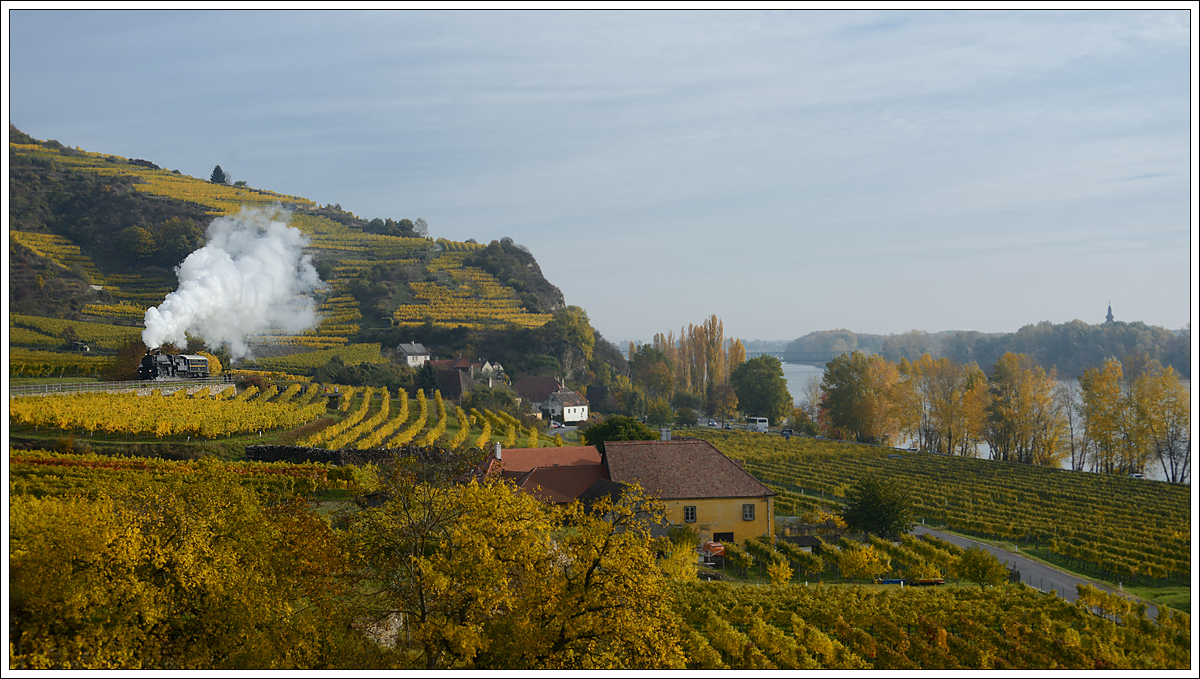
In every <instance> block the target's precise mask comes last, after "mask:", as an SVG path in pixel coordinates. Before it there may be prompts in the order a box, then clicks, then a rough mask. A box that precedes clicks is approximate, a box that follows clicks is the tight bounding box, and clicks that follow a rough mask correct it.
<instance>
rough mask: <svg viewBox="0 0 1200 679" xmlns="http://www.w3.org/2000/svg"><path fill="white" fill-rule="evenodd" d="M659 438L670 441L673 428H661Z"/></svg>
mask: <svg viewBox="0 0 1200 679" xmlns="http://www.w3.org/2000/svg"><path fill="white" fill-rule="evenodd" d="M658 440H659V441H670V440H671V430H670V429H669V428H668V427H663V428H661V429H659V430H658Z"/></svg>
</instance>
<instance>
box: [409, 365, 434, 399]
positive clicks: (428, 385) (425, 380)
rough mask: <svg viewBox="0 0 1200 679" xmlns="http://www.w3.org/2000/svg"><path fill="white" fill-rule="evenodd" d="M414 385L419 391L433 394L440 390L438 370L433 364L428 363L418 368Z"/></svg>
mask: <svg viewBox="0 0 1200 679" xmlns="http://www.w3.org/2000/svg"><path fill="white" fill-rule="evenodd" d="M414 384H415V385H416V387H417V388H418V389H424V390H425V391H426V392H427V393H430V394H432V393H433V392H434V391H436V390H437V388H438V374H437V369H436V368H434V367H433V364H432V363H430V362H428V361H426V362H425V363H423V364H421V367H420V368H417V375H416V378H415V379H414Z"/></svg>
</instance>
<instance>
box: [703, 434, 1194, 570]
mask: <svg viewBox="0 0 1200 679" xmlns="http://www.w3.org/2000/svg"><path fill="white" fill-rule="evenodd" d="M683 434H684V435H687V436H695V437H697V438H703V439H706V440H708V441H710V442H712V444H713V445H715V446H716V447H717V448H718V449H719V450H721V452H723V453H725V454H726V455H728V456H730V457H732V458H735V459H739V460H741V461H742V462H743V464H744V465H745V468H746V469H747V470H748V471H749V472H750V473H752V474H754V475H755V477H757V478H758V479H759V480H761V481H762V482H763V483H765V484H767V485H768V486H770V487H771V488H772V489H773V490H775V491H776V492H777V493H779V497H778V498H777V502H776V512H777V513H779V514H797V513H800V512H802V511H804V510H807V509H809V508H815V507H821V506H829V504H830V503H831V502H833V503H836V502H837V501H838V499H839V498H841V497H844V495H845V492H846V489H847V488H848V487H849V486H850V485H852V484H853V483H854V482H855V481H856V480H857V479H858V478H860V477H862V476H865V475H868V474H875V475H879V476H882V477H886V478H891V479H895V480H897V481H899V482H900V483H901V484H902V485H903V486H904V487H905V488H908V489H910V490H911V493H912V497H913V500H914V503H915V511H916V514H917V517H918V518H919V519H923V520H924V521H925V522H926V523H927V524H931V525H942V526H945V527H946V528H948V529H950V530H954V531H957V532H961V533H965V534H968V535H974V536H978V537H981V538H985V539H989V538H990V539H997V540H1006V541H1013V542H1019V543H1023V544H1026V545H1030V546H1033V547H1034V548H1040V549H1044V550H1046V551H1047V553H1048V554H1050V555H1051V556H1052V557H1053V558H1055V559H1057V560H1061V561H1063V562H1064V563H1065V564H1067V565H1069V566H1071V567H1074V568H1076V569H1083V570H1084V571H1085V572H1094V573H1095V574H1096V575H1098V576H1100V577H1105V578H1111V579H1118V578H1119V579H1122V580H1123V581H1124V582H1128V583H1133V582H1142V583H1146V584H1152V585H1153V584H1156V585H1163V584H1166V583H1180V584H1183V583H1186V582H1189V581H1190V578H1191V510H1190V506H1191V500H1190V496H1189V488H1188V487H1187V486H1182V485H1178V484H1168V483H1160V482H1154V481H1145V480H1138V479H1129V478H1125V477H1116V476H1110V475H1103V474H1090V473H1085V472H1071V471H1065V470H1059V469H1047V468H1044V467H1033V466H1029V465H1020V464H1008V463H1000V462H995V461H991V460H978V459H969V458H961V457H950V456H943V455H932V454H927V453H907V452H905V453H899V452H898V451H896V450H894V449H888V448H876V447H872V446H859V445H854V444H848V443H837V442H833V441H818V440H813V439H806V438H801V437H794V438H792V440H791V441H785V440H784V439H783V438H781V437H777V436H767V435H763V434H754V433H747V432H723V431H715V430H708V429H690V430H687V431H686V432H684V433H683ZM889 455H891V456H895V455H899V459H895V458H894V457H889Z"/></svg>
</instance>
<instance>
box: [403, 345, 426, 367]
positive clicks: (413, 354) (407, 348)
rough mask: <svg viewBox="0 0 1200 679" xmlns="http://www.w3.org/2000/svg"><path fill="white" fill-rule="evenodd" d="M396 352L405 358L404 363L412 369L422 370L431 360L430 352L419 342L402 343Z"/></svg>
mask: <svg viewBox="0 0 1200 679" xmlns="http://www.w3.org/2000/svg"><path fill="white" fill-rule="evenodd" d="M396 352H397V353H399V354H400V355H401V356H403V357H404V362H405V364H406V365H408V367H410V368H420V367H421V366H423V365H425V362H426V361H428V360H429V356H430V354H429V350H428V349H426V348H425V345H423V344H420V343H418V342H408V343H404V342H401V343H400V345H399V346H397V347H396Z"/></svg>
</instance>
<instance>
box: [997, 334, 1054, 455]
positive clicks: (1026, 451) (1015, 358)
mask: <svg viewBox="0 0 1200 679" xmlns="http://www.w3.org/2000/svg"><path fill="white" fill-rule="evenodd" d="M988 382H989V392H990V396H991V402H990V404H989V405H988V407H987V424H986V436H987V442H988V446H989V447H990V448H991V451H992V459H997V460H1003V461H1006V462H1020V463H1023V464H1036V465H1042V466H1047V467H1057V466H1059V462H1060V460H1061V458H1062V439H1063V438H1064V428H1065V420H1064V418H1063V414H1062V412H1061V410H1060V409H1059V406H1058V403H1057V402H1056V400H1055V398H1054V387H1055V374H1054V370H1051V371H1050V372H1049V373H1047V372H1046V371H1045V370H1043V369H1042V368H1041V367H1040V366H1038V365H1036V364H1035V363H1034V362H1033V360H1032V359H1031V358H1030V357H1029V356H1026V355H1025V354H1014V353H1012V352H1009V353H1006V354H1004V355H1003V356H1001V357H1000V360H999V361H996V365H995V366H993V368H992V375H991V377H990V379H989V380H988Z"/></svg>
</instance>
